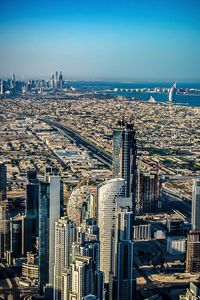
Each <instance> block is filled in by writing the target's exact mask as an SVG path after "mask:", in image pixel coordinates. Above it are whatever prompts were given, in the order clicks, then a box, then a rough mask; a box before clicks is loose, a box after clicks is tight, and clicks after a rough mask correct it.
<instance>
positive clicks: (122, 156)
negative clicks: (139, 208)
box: [113, 120, 137, 212]
mask: <svg viewBox="0 0 200 300" xmlns="http://www.w3.org/2000/svg"><path fill="white" fill-rule="evenodd" d="M136 158H137V147H136V138H135V130H134V128H133V124H128V123H127V122H124V121H123V120H122V121H119V122H118V126H117V127H116V128H115V129H114V130H113V177H114V178H123V179H124V180H125V197H127V198H128V197H131V198H132V209H133V212H134V211H135V197H136V181H137V167H136Z"/></svg>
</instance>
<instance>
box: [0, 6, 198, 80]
mask: <svg viewBox="0 0 200 300" xmlns="http://www.w3.org/2000/svg"><path fill="white" fill-rule="evenodd" d="M199 16H200V1H199V0H120V1H119V0H32V1H31V0H1V1H0V77H3V78H5V77H9V76H10V77H11V74H12V73H14V74H15V75H16V77H17V78H19V79H22V78H31V79H32V78H48V77H49V76H50V74H51V73H52V72H55V71H56V70H57V71H63V74H64V79H66V80H110V81H124V82H139V81H149V82H150V81H188V82H189V81H197V82H200V17H199Z"/></svg>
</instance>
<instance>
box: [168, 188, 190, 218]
mask: <svg viewBox="0 0 200 300" xmlns="http://www.w3.org/2000/svg"><path fill="white" fill-rule="evenodd" d="M162 199H163V202H162V203H163V210H165V211H169V210H170V211H175V212H177V213H180V216H182V217H183V218H184V219H185V220H186V221H188V222H191V203H190V202H188V201H186V200H182V199H181V198H178V196H173V195H171V194H169V193H167V192H166V191H163V192H162Z"/></svg>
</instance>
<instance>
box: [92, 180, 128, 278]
mask: <svg viewBox="0 0 200 300" xmlns="http://www.w3.org/2000/svg"><path fill="white" fill-rule="evenodd" d="M124 194H125V180H124V179H120V178H115V179H111V180H109V181H107V182H104V183H102V184H101V185H99V186H98V188H97V223H98V226H99V239H100V270H101V271H103V272H104V274H105V283H108V282H109V272H110V269H111V235H112V229H113V227H114V223H115V208H116V201H117V199H118V198H121V197H124Z"/></svg>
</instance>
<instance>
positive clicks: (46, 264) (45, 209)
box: [39, 176, 61, 290]
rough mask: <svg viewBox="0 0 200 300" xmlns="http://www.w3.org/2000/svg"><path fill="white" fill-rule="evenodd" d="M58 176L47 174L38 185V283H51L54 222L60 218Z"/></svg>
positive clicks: (41, 287)
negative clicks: (46, 178) (45, 178)
mask: <svg viewBox="0 0 200 300" xmlns="http://www.w3.org/2000/svg"><path fill="white" fill-rule="evenodd" d="M60 198H61V189H60V177H59V176H49V181H48V182H40V186H39V273H40V277H39V285H40V289H41V290H42V289H43V287H44V285H45V284H47V283H50V284H52V285H53V276H54V275H53V274H54V261H55V222H56V221H58V219H60Z"/></svg>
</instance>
